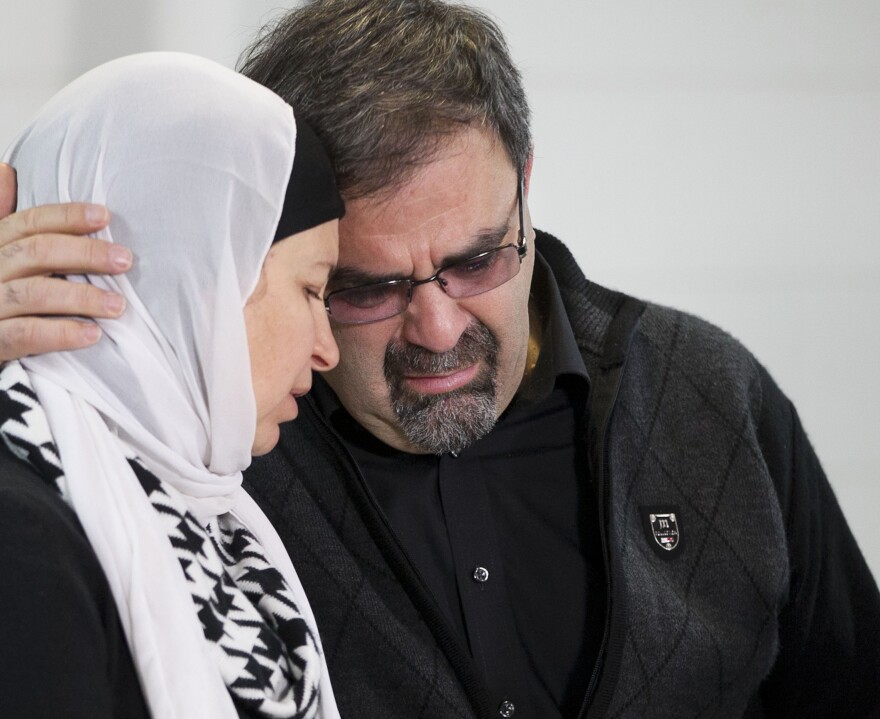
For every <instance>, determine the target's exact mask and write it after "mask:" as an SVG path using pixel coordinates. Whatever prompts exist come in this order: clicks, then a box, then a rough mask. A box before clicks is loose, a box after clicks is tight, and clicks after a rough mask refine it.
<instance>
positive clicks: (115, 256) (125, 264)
mask: <svg viewBox="0 0 880 719" xmlns="http://www.w3.org/2000/svg"><path fill="white" fill-rule="evenodd" d="M110 262H111V263H113V266H114V267H115V268H116V269H119V270H127V269H128V268H129V267H131V262H132V255H131V250H130V249H128V248H127V247H122V246H120V245H110Z"/></svg>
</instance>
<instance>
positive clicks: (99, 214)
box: [86, 205, 110, 225]
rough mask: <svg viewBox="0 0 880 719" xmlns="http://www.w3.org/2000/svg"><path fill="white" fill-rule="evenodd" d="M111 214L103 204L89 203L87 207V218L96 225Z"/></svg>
mask: <svg viewBox="0 0 880 719" xmlns="http://www.w3.org/2000/svg"><path fill="white" fill-rule="evenodd" d="M109 214H110V213H108V212H107V208H106V207H104V206H103V205H88V206H87V207H86V220H87V221H88V222H90V223H92V224H95V225H98V224H100V223H102V222H105V221H106V220H107V218H108V216H109Z"/></svg>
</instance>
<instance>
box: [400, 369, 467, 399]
mask: <svg viewBox="0 0 880 719" xmlns="http://www.w3.org/2000/svg"><path fill="white" fill-rule="evenodd" d="M479 368H480V363H479V362H476V363H474V364H472V365H471V366H470V367H465V368H464V369H460V370H456V371H455V372H450V373H449V374H444V375H418V376H416V375H406V377H405V378H404V383H405V384H406V386H407V388H408V389H410V390H411V391H413V392H417V393H419V394H442V393H444V392H452V391H453V390H456V389H459V388H460V387H464V386H465V385H466V384H468V382H470V381H471V380H472V379H473V378H474V377H475V376H476V374H477V371H478V370H479Z"/></svg>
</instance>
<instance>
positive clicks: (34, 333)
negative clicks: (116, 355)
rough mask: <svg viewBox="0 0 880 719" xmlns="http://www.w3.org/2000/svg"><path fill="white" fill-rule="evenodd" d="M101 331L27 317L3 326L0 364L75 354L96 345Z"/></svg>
mask: <svg viewBox="0 0 880 719" xmlns="http://www.w3.org/2000/svg"><path fill="white" fill-rule="evenodd" d="M100 337H101V328H100V327H98V325H96V324H95V323H93V322H83V321H80V320H67V319H47V318H44V317H24V318H18V319H12V320H4V321H3V322H0V362H8V361H9V360H14V359H19V358H20V357H25V356H27V355H35V354H44V353H45V352H56V351H59V350H75V349H82V348H83V347H88V346H89V345H93V344H95V342H97V341H98V340H99V339H100Z"/></svg>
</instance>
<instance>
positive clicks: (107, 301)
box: [104, 292, 125, 315]
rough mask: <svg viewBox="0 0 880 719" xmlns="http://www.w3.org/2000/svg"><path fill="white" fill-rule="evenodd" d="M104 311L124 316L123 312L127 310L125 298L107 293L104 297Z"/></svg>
mask: <svg viewBox="0 0 880 719" xmlns="http://www.w3.org/2000/svg"><path fill="white" fill-rule="evenodd" d="M104 309H105V310H107V312H110V313H111V314H114V315H119V314H122V310H124V309H125V297H123V296H122V295H116V294H112V293H110V292H108V293H106V294H105V295H104Z"/></svg>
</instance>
